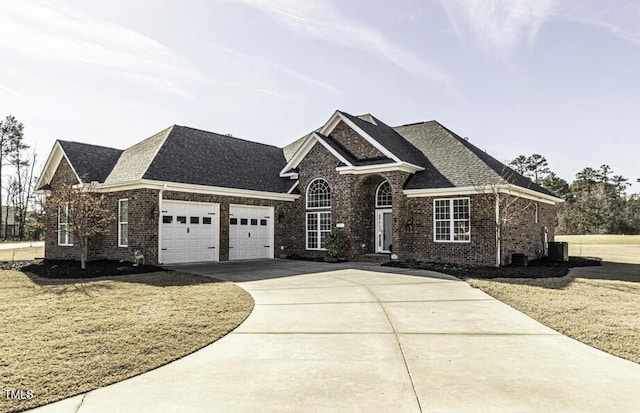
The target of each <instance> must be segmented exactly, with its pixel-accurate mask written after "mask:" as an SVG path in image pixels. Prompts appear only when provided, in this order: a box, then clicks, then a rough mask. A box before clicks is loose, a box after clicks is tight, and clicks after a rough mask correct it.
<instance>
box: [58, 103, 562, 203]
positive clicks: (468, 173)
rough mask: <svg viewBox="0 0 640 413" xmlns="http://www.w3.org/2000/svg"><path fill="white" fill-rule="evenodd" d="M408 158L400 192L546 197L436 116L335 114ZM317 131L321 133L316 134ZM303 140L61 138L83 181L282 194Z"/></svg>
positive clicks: (179, 133) (181, 133)
mask: <svg viewBox="0 0 640 413" xmlns="http://www.w3.org/2000/svg"><path fill="white" fill-rule="evenodd" d="M340 113H341V114H342V115H344V116H346V117H347V118H348V119H349V120H351V121H352V122H353V123H355V124H356V125H357V126H358V127H359V128H361V129H362V130H363V131H364V132H366V133H367V134H368V135H369V136H371V137H372V138H373V139H375V140H376V141H377V142H379V143H380V144H381V145H383V146H384V147H385V148H387V149H388V150H389V151H391V152H392V153H393V154H394V155H395V156H397V157H398V158H399V159H401V160H402V161H405V162H410V163H412V164H415V165H418V166H420V167H422V168H424V170H422V171H419V172H417V173H415V174H414V175H412V176H410V177H409V179H408V180H407V181H406V182H405V189H437V188H454V187H470V186H478V185H487V184H492V183H499V182H501V181H507V182H509V183H512V184H514V185H517V186H520V187H523V188H528V189H531V190H534V191H537V192H540V193H543V194H546V195H551V196H555V195H554V194H553V193H551V192H550V191H548V190H546V189H545V188H543V187H541V186H540V185H537V184H535V183H534V182H532V181H530V180H529V179H527V178H525V177H523V176H522V175H520V174H518V173H516V172H515V171H513V170H512V169H511V168H509V167H507V166H506V165H504V164H503V163H501V162H499V161H498V160H496V159H495V158H493V157H492V156H490V155H488V154H487V153H486V152H484V151H482V150H480V149H479V148H477V147H476V146H474V145H472V144H471V143H469V142H468V141H466V140H465V139H463V138H461V137H460V136H458V135H456V134H455V133H453V132H452V131H450V130H449V129H447V128H445V127H444V126H442V125H440V124H439V123H438V122H436V121H430V122H423V123H415V124H410V125H402V126H398V127H395V128H391V127H389V126H388V125H386V124H384V123H383V122H381V121H380V120H378V119H377V118H374V117H373V116H370V115H368V119H369V120H372V121H373V122H374V123H375V124H373V123H370V122H369V121H367V120H364V119H360V118H358V117H355V116H352V115H349V114H348V113H344V112H340ZM318 134H319V133H318ZM308 136H309V135H307V136H306V137H304V138H302V139H299V140H297V141H295V142H294V143H292V144H291V145H289V146H287V147H285V148H277V147H275V146H271V145H265V144H261V143H256V142H251V141H247V140H243V139H238V138H234V137H231V136H226V135H220V134H217V133H213V132H207V131H203V130H199V129H193V128H189V127H185V126H177V125H174V126H172V127H170V128H167V129H165V130H163V131H161V132H159V133H157V134H155V135H153V136H152V137H150V138H148V139H145V140H144V141H142V142H140V143H138V144H136V145H134V146H132V147H130V148H128V149H127V150H125V151H122V150H119V149H113V148H107V147H104V146H97V145H89V144H84V143H77V142H70V141H59V143H60V145H61V147H62V149H63V150H64V152H65V154H66V155H67V157H68V159H69V161H70V162H71V164H72V166H73V168H74V169H75V170H76V172H77V173H78V175H80V176H81V177H83V179H85V180H86V182H91V181H98V182H106V183H118V182H126V181H131V180H136V179H149V180H156V181H166V182H175V183H185V184H197V185H206V186H218V187H225V188H236V189H247V190H255V191H265V192H276V193H286V192H287V191H288V190H289V189H290V188H291V185H292V181H291V180H290V179H288V178H281V177H280V174H279V173H280V171H281V170H282V169H283V168H284V166H285V165H286V163H287V160H288V159H291V156H292V155H293V153H294V152H295V151H296V150H297V149H298V148H299V147H300V145H301V144H302V143H303V142H304V139H305V138H307V137H308ZM319 136H320V138H321V139H323V140H324V141H326V142H327V144H329V145H330V146H331V147H332V148H333V149H334V150H336V151H337V152H338V153H340V154H341V155H342V156H344V157H345V159H347V160H348V161H349V162H351V163H352V164H354V165H364V164H383V163H389V162H391V160H390V159H389V158H379V159H378V158H376V159H369V160H366V161H362V160H360V161H358V160H357V159H355V158H354V156H353V155H352V154H350V153H349V152H348V151H347V150H346V149H345V148H343V147H342V146H341V145H340V144H339V143H338V142H337V141H335V140H334V139H333V138H331V137H329V136H322V135H320V134H319Z"/></svg>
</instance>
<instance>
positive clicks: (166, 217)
mask: <svg viewBox="0 0 640 413" xmlns="http://www.w3.org/2000/svg"><path fill="white" fill-rule="evenodd" d="M172 222H173V216H172V215H163V216H162V223H163V224H171V223H172Z"/></svg>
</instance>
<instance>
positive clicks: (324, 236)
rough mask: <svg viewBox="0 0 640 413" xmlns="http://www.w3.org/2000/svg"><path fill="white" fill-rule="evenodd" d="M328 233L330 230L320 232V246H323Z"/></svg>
mask: <svg viewBox="0 0 640 413" xmlns="http://www.w3.org/2000/svg"><path fill="white" fill-rule="evenodd" d="M329 234H331V231H321V232H320V248H324V239H325V238H327V237H328V236H329Z"/></svg>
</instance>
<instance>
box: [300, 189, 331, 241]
mask: <svg viewBox="0 0 640 413" xmlns="http://www.w3.org/2000/svg"><path fill="white" fill-rule="evenodd" d="M307 209H326V211H317V212H315V211H314V212H307V215H306V235H307V242H306V246H307V249H308V250H324V249H325V247H324V240H325V238H326V237H327V236H328V235H329V234H331V210H330V209H331V186H329V182H327V181H326V180H325V179H322V178H317V179H314V180H313V181H311V183H310V184H309V186H307Z"/></svg>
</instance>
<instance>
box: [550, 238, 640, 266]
mask: <svg viewBox="0 0 640 413" xmlns="http://www.w3.org/2000/svg"><path fill="white" fill-rule="evenodd" d="M555 240H556V241H564V242H568V243H569V255H572V256H575V257H600V258H602V260H603V261H609V262H618V263H627V264H640V235H561V236H556V237H555Z"/></svg>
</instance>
